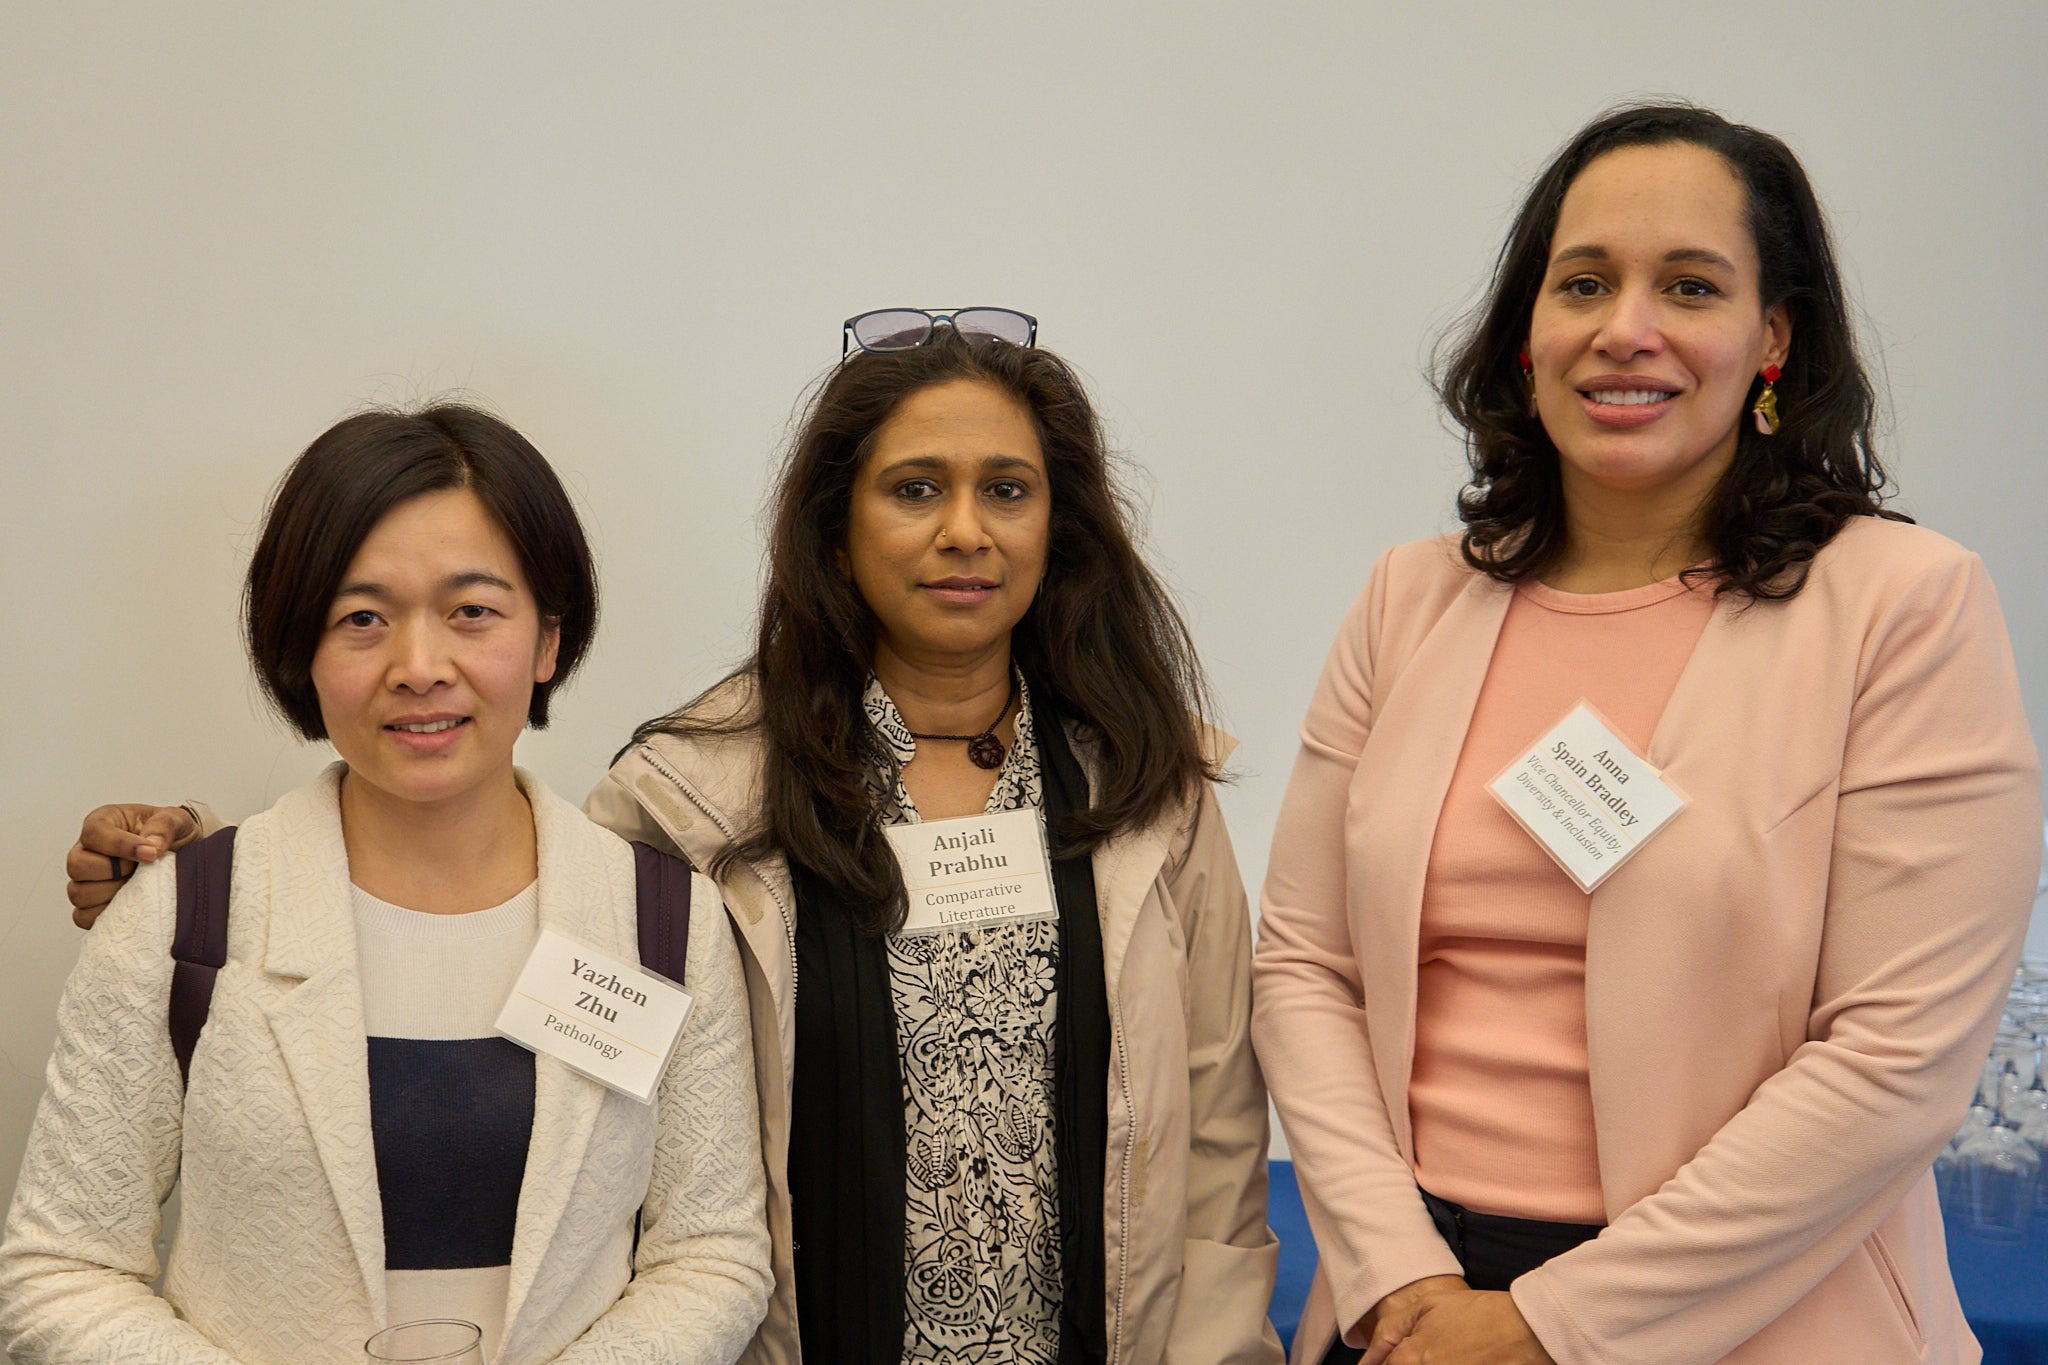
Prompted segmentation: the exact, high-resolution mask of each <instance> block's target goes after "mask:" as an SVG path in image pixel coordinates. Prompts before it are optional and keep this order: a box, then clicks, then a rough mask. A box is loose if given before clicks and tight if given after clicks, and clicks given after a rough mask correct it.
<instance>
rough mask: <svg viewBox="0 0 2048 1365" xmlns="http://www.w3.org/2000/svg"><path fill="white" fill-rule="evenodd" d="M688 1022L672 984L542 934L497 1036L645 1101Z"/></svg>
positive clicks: (685, 997) (501, 1015)
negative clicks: (499, 1035) (684, 1025)
mask: <svg viewBox="0 0 2048 1365" xmlns="http://www.w3.org/2000/svg"><path fill="white" fill-rule="evenodd" d="M689 1017H690V995H689V992H687V991H685V990H684V989H683V988H682V987H681V986H678V985H676V984H675V983H674V982H673V981H670V980H668V979H667V978H665V977H660V976H656V975H655V974H654V973H653V972H647V971H642V970H641V969H640V968H639V967H636V966H634V965H633V964H632V963H629V962H621V961H619V960H618V959H617V958H613V957H607V956H605V955H604V954H603V953H600V952H595V951H593V950H592V949H589V948H586V947H584V946H583V945H582V944H580V943H578V942H576V941H575V940H574V939H570V938H564V937H563V936H562V935H560V934H558V933H556V932H555V931H554V930H552V929H543V930H541V931H540V938H539V939H538V940H537V941H536V942H535V943H534V945H533V955H532V956H531V957H529V958H527V959H526V966H525V967H523V968H521V969H520V972H519V980H518V982H517V984H515V985H514V986H513V987H512V994H511V996H510V997H509V998H507V1000H506V1001H505V1008H504V1009H502V1010H500V1011H499V1012H498V1032H499V1033H501V1034H503V1035H504V1036H505V1037H507V1038H510V1039H511V1040H512V1041H513V1042H515V1043H517V1044H519V1045H520V1046H521V1047H523V1048H528V1049H530V1050H531V1051H534V1052H538V1053H541V1054H543V1055H545V1056H549V1057H553V1058H555V1059H556V1060H557V1061H560V1062H565V1063H567V1064H568V1065H569V1066H571V1067H573V1068H575V1069H576V1070H577V1071H580V1072H582V1073H583V1074H584V1075H586V1076H588V1077H590V1079H592V1080H593V1081H596V1082H597V1083H598V1084H600V1085H607V1086H610V1087H611V1088H612V1089H614V1090H616V1091H618V1092H619V1093H620V1094H622V1095H631V1096H632V1097H633V1098H634V1099H636V1100H639V1101H640V1102H641V1103H642V1104H645V1103H647V1102H648V1101H650V1100H652V1099H653V1098H654V1087H655V1086H656V1085H657V1084H658V1083H659V1082H660V1080H661V1073H662V1071H663V1070H664V1069H665V1068H666V1067H667V1066H668V1059H669V1054H670V1053H672V1052H674V1051H675V1049H676V1039H678V1038H680V1037H681V1036H682V1033H683V1021H684V1020H685V1019H687V1018H689Z"/></svg>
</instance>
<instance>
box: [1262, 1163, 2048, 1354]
mask: <svg viewBox="0 0 2048 1365" xmlns="http://www.w3.org/2000/svg"><path fill="white" fill-rule="evenodd" d="M1272 1176H1273V1192H1272V1197H1271V1201H1270V1202H1269V1203H1268V1205H1267V1210H1266V1221H1267V1222H1268V1223H1269V1224H1271V1225H1272V1228H1273V1232H1274V1235H1275V1236H1277V1237H1279V1239H1280V1277H1279V1280H1278V1282H1277V1283H1276V1284H1275V1285H1274V1286H1273V1326H1274V1327H1275V1328H1276V1329H1277V1330H1278V1331H1279V1333H1280V1339H1281V1340H1282V1341H1284V1342H1288V1343H1292V1342H1293V1340H1294V1330H1295V1328H1297V1327H1299V1326H1300V1325H1301V1309H1302V1305H1303V1304H1305V1303H1307V1302H1308V1284H1309V1279H1310V1278H1311V1277H1312V1276H1313V1275H1314V1274H1315V1269H1316V1251H1315V1242H1314V1239H1312V1238H1311V1237H1310V1236H1309V1231H1308V1215H1307V1213H1305V1212H1304V1211H1303V1210H1302V1207H1301V1189H1300V1187H1299V1186H1297V1185H1296V1184H1295V1182H1294V1163H1293V1162H1291V1161H1276V1162H1274V1163H1273V1169H1272ZM1948 1262H1949V1268H1950V1269H1951V1270H1952V1271H1953V1272H1954V1274H1955V1277H1956V1293H1957V1294H1958V1295H1959V1296H1960V1297H1961V1299H1962V1301H1963V1312H1964V1314H1966V1315H1967V1316H1968V1317H1969V1319H1970V1328H1971V1330H1972V1331H1974V1332H1976V1334H1977V1340H1979V1341H1981V1342H1983V1343H1984V1365H2048V1214H2044V1215H2042V1216H2041V1217H2040V1218H2038V1219H2037V1220H2036V1221H2035V1223H2034V1225H2033V1227H2032V1228H2031V1229H2030V1230H2029V1232H2028V1236H2027V1240H2026V1241H2024V1242H2022V1243H2020V1244H2019V1245H2017V1246H2015V1245H2012V1244H2009V1243H1997V1242H1987V1241H1984V1240H1983V1239H1982V1238H1979V1237H1975V1236H1972V1235H1971V1234H1970V1233H1967V1232H1964V1231H1963V1230H1962V1227H1961V1223H1960V1222H1959V1221H1958V1220H1956V1219H1955V1218H1953V1217H1951V1219H1950V1220H1949V1234H1948Z"/></svg>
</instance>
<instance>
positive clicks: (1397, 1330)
mask: <svg viewBox="0 0 2048 1365" xmlns="http://www.w3.org/2000/svg"><path fill="white" fill-rule="evenodd" d="M1471 1292H1472V1291H1471V1290H1469V1289H1467V1288H1466V1287H1465V1281H1464V1280H1462V1279H1460V1278H1459V1277H1458V1276H1456V1275H1430V1276H1428V1277H1426V1278H1424V1279H1420V1280H1416V1281H1415V1282H1414V1283H1412V1284H1404V1285H1402V1286H1401V1287H1400V1288H1399V1289H1396V1290H1395V1291H1394V1292H1393V1293H1391V1294H1389V1295H1387V1296H1386V1297H1385V1298H1383V1299H1381V1300H1380V1301H1379V1302H1378V1303H1376V1304H1374V1305H1373V1308H1372V1311H1371V1312H1370V1313H1367V1314H1366V1315H1365V1317H1364V1319H1363V1320H1362V1321H1361V1322H1360V1323H1359V1325H1360V1326H1361V1327H1363V1328H1364V1329H1365V1333H1366V1345H1365V1355H1364V1356H1363V1357H1362V1358H1361V1359H1360V1360H1359V1362H1358V1365H1380V1362H1381V1361H1383V1360H1385V1359H1387V1357H1388V1355H1389V1354H1390V1353H1391V1352H1392V1351H1393V1349H1394V1348H1395V1347H1396V1346H1399V1345H1400V1344H1401V1342H1402V1340H1403V1339H1404V1338H1405V1337H1407V1335H1408V1334H1409V1333H1410V1332H1412V1331H1414V1330H1415V1323H1416V1320H1417V1319H1418V1318H1419V1317H1421V1315H1422V1310H1423V1309H1424V1308H1425V1307H1427V1306H1428V1304H1429V1303H1430V1301H1431V1300H1432V1299H1435V1298H1438V1297H1440V1296H1442V1295H1445V1294H1469V1293H1471Z"/></svg>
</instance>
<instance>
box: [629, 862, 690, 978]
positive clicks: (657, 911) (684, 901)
mask: <svg viewBox="0 0 2048 1365" xmlns="http://www.w3.org/2000/svg"><path fill="white" fill-rule="evenodd" d="M633 873H634V877H635V880H636V881H637V883H638V891H639V896H640V906H639V918H640V965H641V966H643V967H645V968H646V969H647V970H648V971H650V972H654V973H656V974H657V975H660V976H665V977H667V978H668V979H669V980H671V981H673V982H675V983H676V984H677V985H678V986H680V985H682V984H683V966H684V963H685V961H686V960H687V959H688V957H689V954H690V865H689V864H688V863H686V862H684V861H683V860H682V859H681V858H677V857H673V856H671V855H670V854H667V853H663V852H661V851H660V850H659V849H657V848H654V847H653V846H652V845H649V844H643V843H639V842H637V841H636V842H635V843H634V844H633Z"/></svg>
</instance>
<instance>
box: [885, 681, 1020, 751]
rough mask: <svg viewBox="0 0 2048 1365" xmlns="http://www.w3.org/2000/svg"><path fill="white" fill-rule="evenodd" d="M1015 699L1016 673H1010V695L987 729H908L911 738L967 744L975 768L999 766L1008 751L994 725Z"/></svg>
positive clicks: (1000, 719)
mask: <svg viewBox="0 0 2048 1365" xmlns="http://www.w3.org/2000/svg"><path fill="white" fill-rule="evenodd" d="M1016 700H1017V675H1016V674H1014V673H1012V674H1011V675H1010V695H1009V696H1007V697H1005V698H1004V699H1003V709H1002V710H1000V711H998V712H996V718H995V719H994V720H992V721H990V722H989V723H988V729H986V730H983V731H982V732H981V733H980V734H978V735H921V734H919V733H918V732H917V731H915V730H912V731H910V737H911V738H912V739H944V740H951V741H953V742H954V743H957V744H965V745H966V746H967V759H968V761H969V762H970V763H972V764H973V765H974V766H975V767H977V768H1000V767H1002V766H1003V756H1004V755H1005V753H1007V752H1008V751H1007V750H1005V749H1004V748H1003V742H1002V741H1001V740H999V739H997V738H996V727H997V726H998V725H1001V724H1002V723H1003V717H1004V716H1007V715H1009V714H1010V704H1011V703H1012V702H1014V701H1016Z"/></svg>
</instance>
